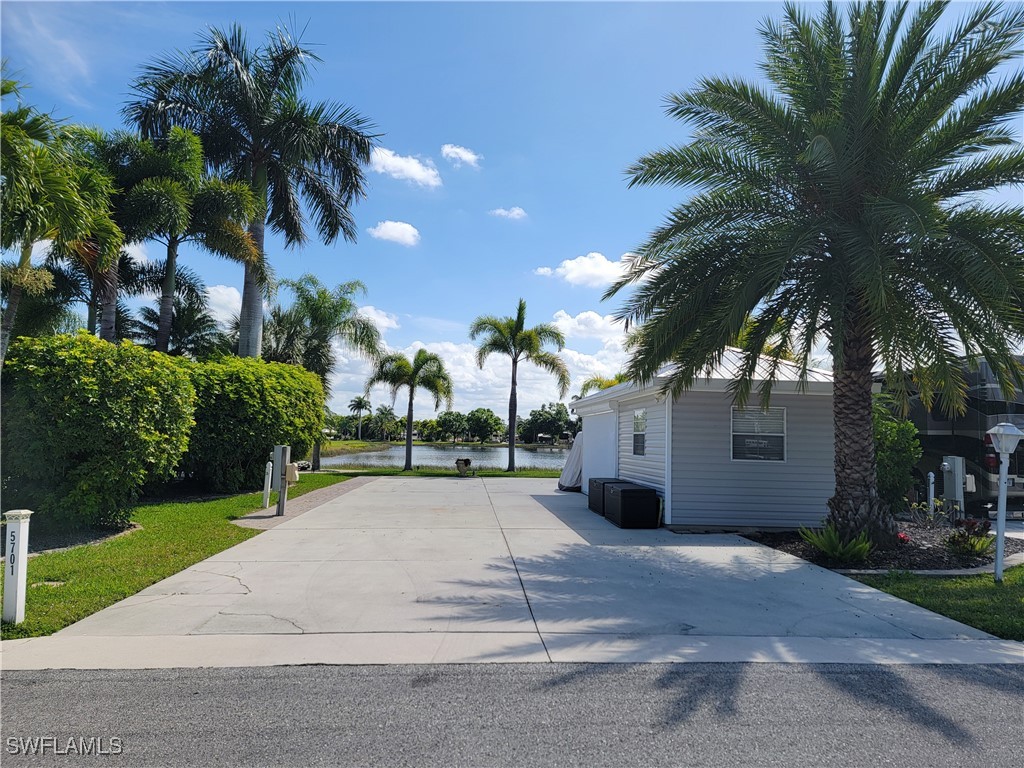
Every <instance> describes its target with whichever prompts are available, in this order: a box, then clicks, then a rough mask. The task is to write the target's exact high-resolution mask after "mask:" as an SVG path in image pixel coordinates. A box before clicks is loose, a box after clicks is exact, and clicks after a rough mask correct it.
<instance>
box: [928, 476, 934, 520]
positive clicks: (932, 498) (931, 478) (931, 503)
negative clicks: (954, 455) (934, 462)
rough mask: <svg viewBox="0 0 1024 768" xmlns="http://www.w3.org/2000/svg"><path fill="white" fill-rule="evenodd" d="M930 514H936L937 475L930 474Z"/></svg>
mask: <svg viewBox="0 0 1024 768" xmlns="http://www.w3.org/2000/svg"><path fill="white" fill-rule="evenodd" d="M928 514H929V515H934V514H935V473H934V472H929V473H928Z"/></svg>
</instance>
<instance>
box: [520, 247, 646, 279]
mask: <svg viewBox="0 0 1024 768" xmlns="http://www.w3.org/2000/svg"><path fill="white" fill-rule="evenodd" d="M629 255H630V254H628V253H624V254H623V255H622V257H621V258H620V259H619V260H618V261H609V260H608V259H607V258H606V257H605V255H604V254H603V253H598V252H597V251H592V252H590V253H588V254H586V255H584V256H577V257H576V258H575V259H566V260H565V261H563V262H562V263H561V264H559V265H558V266H557V267H555V268H554V269H552V268H551V267H537V269H535V270H533V273H534V274H535V275H542V276H544V277H552V276H557V277H560V278H561V279H563V280H565V282H567V283H569V285H582V286H586V287H587V288H604V287H605V286H607V285H611V284H612V283H613V282H615V281H616V280H618V279H619V277H620V276H621V275H622V271H623V268H624V267H625V259H626V258H627V257H628V256H629Z"/></svg>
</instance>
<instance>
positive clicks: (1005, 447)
mask: <svg viewBox="0 0 1024 768" xmlns="http://www.w3.org/2000/svg"><path fill="white" fill-rule="evenodd" d="M988 435H989V437H991V438H992V447H993V448H994V449H995V451H996V453H998V454H999V507H998V508H997V511H996V567H995V577H996V581H998V582H1001V581H1002V580H1003V551H1004V549H1005V546H1004V545H1005V542H1006V485H1007V482H1008V477H1007V476H1008V475H1009V469H1010V454H1011V453H1013V452H1014V451H1016V450H1017V443H1019V442H1020V440H1021V438H1024V432H1021V431H1020V430H1019V429H1018V428H1017V427H1016V426H1014V425H1013V424H1008V423H1006V422H1003V423H1002V424H996V425H995V426H994V427H992V429H990V430H989V431H988Z"/></svg>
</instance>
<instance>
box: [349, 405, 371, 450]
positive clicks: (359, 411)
mask: <svg viewBox="0 0 1024 768" xmlns="http://www.w3.org/2000/svg"><path fill="white" fill-rule="evenodd" d="M372 408H373V404H372V403H371V402H370V398H368V397H363V396H362V395H357V396H356V397H353V398H352V400H350V401H349V404H348V410H349V413H354V414H355V415H356V418H358V419H359V428H358V429H359V435H358V437H357V439H358V440H362V439H363V411H367V412H369V411H370V409H372Z"/></svg>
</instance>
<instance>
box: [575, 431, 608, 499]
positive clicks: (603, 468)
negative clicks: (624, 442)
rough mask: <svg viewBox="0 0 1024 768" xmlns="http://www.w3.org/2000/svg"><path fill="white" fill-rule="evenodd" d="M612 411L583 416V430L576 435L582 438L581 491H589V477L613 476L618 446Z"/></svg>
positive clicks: (587, 492) (579, 438) (577, 437)
mask: <svg viewBox="0 0 1024 768" xmlns="http://www.w3.org/2000/svg"><path fill="white" fill-rule="evenodd" d="M616 418H617V415H616V414H615V413H613V412H610V411H609V412H608V413H597V414H593V415H591V416H584V417H583V431H582V432H581V433H580V434H579V435H577V436H576V439H577V440H583V478H582V491H583V493H585V494H589V493H590V478H592V477H615V467H616V462H617V457H616V455H615V452H616V450H617V449H618V446H617V445H616V443H615V420H616Z"/></svg>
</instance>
